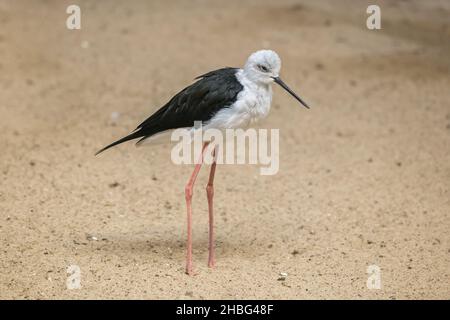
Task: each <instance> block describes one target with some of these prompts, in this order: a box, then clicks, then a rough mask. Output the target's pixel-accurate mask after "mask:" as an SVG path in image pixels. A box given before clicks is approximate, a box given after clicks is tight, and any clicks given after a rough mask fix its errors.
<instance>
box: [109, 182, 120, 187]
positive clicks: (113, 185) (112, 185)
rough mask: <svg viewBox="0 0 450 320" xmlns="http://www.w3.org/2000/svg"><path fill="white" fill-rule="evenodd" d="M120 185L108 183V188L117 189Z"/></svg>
mask: <svg viewBox="0 0 450 320" xmlns="http://www.w3.org/2000/svg"><path fill="white" fill-rule="evenodd" d="M119 185H120V184H119V183H118V182H117V181H116V182H113V183H110V184H109V187H110V188H116V187H118V186H119Z"/></svg>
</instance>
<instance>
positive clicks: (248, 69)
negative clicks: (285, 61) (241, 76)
mask: <svg viewBox="0 0 450 320" xmlns="http://www.w3.org/2000/svg"><path fill="white" fill-rule="evenodd" d="M280 69H281V59H280V57H279V56H278V54H277V53H276V52H275V51H272V50H259V51H256V52H254V53H252V54H251V55H250V57H248V59H247V62H246V63H245V66H244V73H245V76H246V77H247V78H248V79H249V80H251V81H252V82H255V83H257V84H266V85H269V84H271V83H272V82H275V83H277V84H279V85H280V86H281V87H282V88H283V89H285V90H286V91H287V92H289V93H290V94H291V95H292V96H293V97H294V98H295V99H297V100H298V101H299V102H300V103H301V104H302V105H303V106H305V107H306V108H308V109H309V107H308V105H307V104H306V103H305V102H304V101H303V100H302V99H301V98H300V97H299V96H297V95H296V94H295V93H294V92H293V91H292V90H291V89H290V88H289V87H288V86H287V85H286V84H285V83H284V82H283V81H282V80H281V79H280V75H279V74H280Z"/></svg>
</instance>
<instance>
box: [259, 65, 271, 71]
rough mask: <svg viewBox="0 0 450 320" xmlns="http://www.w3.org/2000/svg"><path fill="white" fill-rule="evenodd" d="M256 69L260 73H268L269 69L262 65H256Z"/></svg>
mask: <svg viewBox="0 0 450 320" xmlns="http://www.w3.org/2000/svg"><path fill="white" fill-rule="evenodd" d="M258 69H259V70H261V71H262V72H269V69H268V68H267V67H266V66H263V65H262V64H258Z"/></svg>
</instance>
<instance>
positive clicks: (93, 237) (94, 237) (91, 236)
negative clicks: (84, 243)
mask: <svg viewBox="0 0 450 320" xmlns="http://www.w3.org/2000/svg"><path fill="white" fill-rule="evenodd" d="M86 239H88V240H89V241H97V240H98V238H97V237H96V236H93V235H90V234H88V235H87V236H86Z"/></svg>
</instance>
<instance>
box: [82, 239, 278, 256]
mask: <svg viewBox="0 0 450 320" xmlns="http://www.w3.org/2000/svg"><path fill="white" fill-rule="evenodd" d="M257 240H258V241H255V240H252V241H248V239H240V238H238V237H234V238H233V239H232V240H230V239H225V238H222V237H218V238H217V239H216V241H215V248H216V255H217V256H221V257H223V258H226V257H235V256H240V257H243V258H252V257H255V256H260V255H262V254H264V253H265V252H266V250H265V249H266V248H267V246H268V245H269V244H268V243H265V242H264V239H257ZM95 247H96V248H95V251H97V252H101V253H107V254H115V255H119V256H127V257H130V256H136V255H139V256H146V257H154V258H156V259H173V258H174V257H177V258H179V257H182V256H184V255H185V254H186V240H185V239H184V238H182V237H180V236H179V235H174V234H169V233H168V234H164V235H159V236H155V237H152V236H149V237H147V238H142V237H139V238H136V237H135V236H131V235H130V236H127V235H123V234H122V235H120V236H114V235H109V236H108V237H107V238H106V239H103V240H100V241H98V245H95ZM86 249H87V248H86ZM87 250H88V249H87ZM193 251H194V255H198V256H202V255H207V253H208V241H207V238H206V239H194V241H193Z"/></svg>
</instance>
